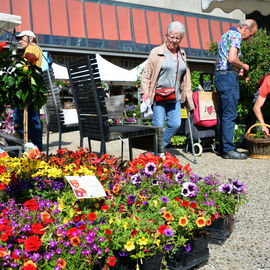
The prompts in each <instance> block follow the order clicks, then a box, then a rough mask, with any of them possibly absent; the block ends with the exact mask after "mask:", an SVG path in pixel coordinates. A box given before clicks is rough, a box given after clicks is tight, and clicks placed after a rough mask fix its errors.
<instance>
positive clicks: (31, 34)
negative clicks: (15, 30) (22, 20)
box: [16, 30, 36, 38]
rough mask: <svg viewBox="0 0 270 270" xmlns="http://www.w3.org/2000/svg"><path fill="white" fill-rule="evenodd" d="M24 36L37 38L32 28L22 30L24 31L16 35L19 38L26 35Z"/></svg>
mask: <svg viewBox="0 0 270 270" xmlns="http://www.w3.org/2000/svg"><path fill="white" fill-rule="evenodd" d="M24 36H28V37H33V38H36V35H35V34H34V33H33V32H32V31H30V30H25V31H22V32H21V33H20V34H19V35H17V36H16V37H17V38H20V37H24Z"/></svg>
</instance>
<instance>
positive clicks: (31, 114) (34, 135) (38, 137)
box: [13, 104, 43, 150]
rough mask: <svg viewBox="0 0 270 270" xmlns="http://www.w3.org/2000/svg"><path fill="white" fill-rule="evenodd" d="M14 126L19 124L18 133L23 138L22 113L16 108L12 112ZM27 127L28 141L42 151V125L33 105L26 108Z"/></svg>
mask: <svg viewBox="0 0 270 270" xmlns="http://www.w3.org/2000/svg"><path fill="white" fill-rule="evenodd" d="M13 121H14V124H19V126H20V133H21V135H22V136H23V111H21V110H20V109H19V108H18V107H16V108H15V109H14V111H13ZM28 126H29V130H28V132H29V139H30V140H31V141H32V143H33V144H35V145H36V146H37V147H38V148H39V149H40V150H41V149H42V132H43V128H42V123H41V120H40V117H39V112H38V111H35V110H34V104H30V105H29V107H28Z"/></svg>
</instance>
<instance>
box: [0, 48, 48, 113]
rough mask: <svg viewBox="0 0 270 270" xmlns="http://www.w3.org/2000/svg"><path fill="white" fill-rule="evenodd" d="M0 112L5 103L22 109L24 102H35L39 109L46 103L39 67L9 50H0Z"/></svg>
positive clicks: (36, 107)
mask: <svg viewBox="0 0 270 270" xmlns="http://www.w3.org/2000/svg"><path fill="white" fill-rule="evenodd" d="M0 70H1V72H2V74H1V76H0V89H1V91H0V113H2V111H3V109H4V108H5V106H6V105H10V106H11V107H12V108H15V107H16V106H18V107H19V108H20V109H22V110H23V109H24V108H25V106H26V104H30V103H33V104H35V109H36V110H38V109H40V108H41V107H42V106H43V105H44V104H45V103H46V100H47V98H46V95H45V93H46V88H45V84H44V81H43V78H42V76H41V74H40V73H41V69H40V68H39V67H37V66H36V65H32V64H30V63H29V62H28V61H27V60H26V59H24V58H22V57H21V56H20V55H13V54H12V51H11V50H6V51H4V50H3V51H0Z"/></svg>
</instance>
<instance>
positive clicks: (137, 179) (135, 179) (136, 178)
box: [130, 173, 142, 185]
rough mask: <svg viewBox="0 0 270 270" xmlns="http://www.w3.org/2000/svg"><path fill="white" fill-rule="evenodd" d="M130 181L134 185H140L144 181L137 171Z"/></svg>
mask: <svg viewBox="0 0 270 270" xmlns="http://www.w3.org/2000/svg"><path fill="white" fill-rule="evenodd" d="M130 181H131V183H132V184H133V185H138V184H140V183H141V182H142V178H141V175H140V174H139V173H136V174H134V175H132V176H131V177H130Z"/></svg>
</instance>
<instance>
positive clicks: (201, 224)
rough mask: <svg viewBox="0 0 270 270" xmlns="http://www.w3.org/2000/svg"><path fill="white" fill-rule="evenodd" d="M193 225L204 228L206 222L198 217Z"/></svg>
mask: <svg viewBox="0 0 270 270" xmlns="http://www.w3.org/2000/svg"><path fill="white" fill-rule="evenodd" d="M195 223H196V224H197V226H198V227H199V228H201V227H204V226H205V225H206V220H205V218H204V217H198V218H197V220H196V221H195Z"/></svg>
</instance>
